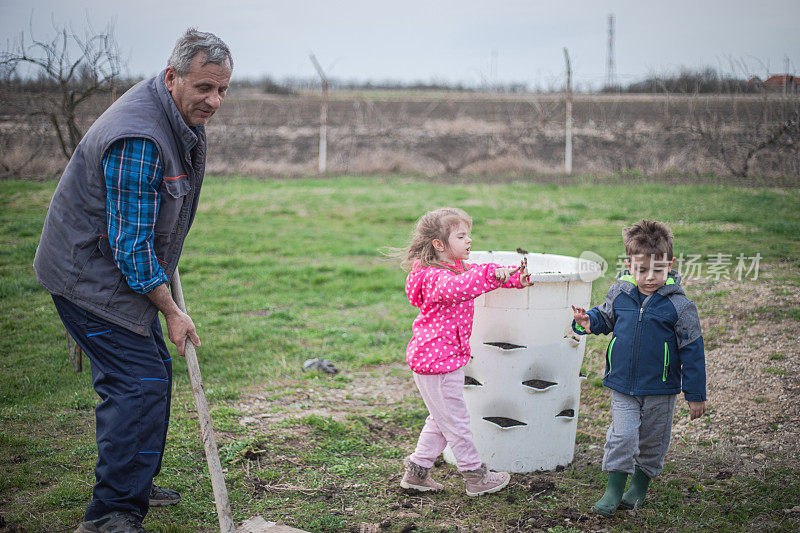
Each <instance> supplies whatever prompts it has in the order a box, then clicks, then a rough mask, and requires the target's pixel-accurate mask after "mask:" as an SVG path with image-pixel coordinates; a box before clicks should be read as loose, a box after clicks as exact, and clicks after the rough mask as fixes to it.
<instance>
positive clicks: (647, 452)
mask: <svg viewBox="0 0 800 533" xmlns="http://www.w3.org/2000/svg"><path fill="white" fill-rule="evenodd" d="M676 399H677V395H676V394H663V395H657V396H629V395H627V394H622V393H621V392H617V391H615V390H612V391H611V417H612V421H611V427H609V428H608V432H607V433H606V445H605V448H604V449H605V453H604V454H603V471H605V472H626V473H628V474H633V472H634V466H638V467H639V468H640V469H641V470H642V471H643V472H644V473H645V474H646V475H647V477H649V478H654V477H656V476H657V475H658V474H660V473H661V470H662V469H663V468H664V457H665V456H666V455H667V450H668V449H669V439H670V434H671V433H672V415H673V414H674V412H675V400H676Z"/></svg>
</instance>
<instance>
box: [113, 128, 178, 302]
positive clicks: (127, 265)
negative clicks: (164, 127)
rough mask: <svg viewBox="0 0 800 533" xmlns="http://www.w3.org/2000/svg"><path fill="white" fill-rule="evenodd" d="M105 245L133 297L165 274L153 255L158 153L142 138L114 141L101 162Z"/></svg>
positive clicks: (162, 280)
mask: <svg viewBox="0 0 800 533" xmlns="http://www.w3.org/2000/svg"><path fill="white" fill-rule="evenodd" d="M103 172H104V174H105V176H106V191H107V193H106V221H107V224H108V242H109V244H110V245H111V250H112V251H113V253H114V260H115V262H116V264H117V266H118V267H119V269H120V270H122V273H123V274H124V275H125V279H126V281H127V282H128V285H129V286H130V288H131V289H133V290H134V291H135V292H138V293H141V294H144V293H147V292H150V291H151V290H153V289H154V288H156V287H157V286H159V285H161V284H162V283H167V282H168V281H169V280H168V279H167V275H166V273H165V272H164V269H163V268H161V265H159V259H158V258H157V257H156V254H155V251H154V250H153V232H154V230H155V226H156V218H157V217H158V205H159V201H160V196H159V194H158V188H159V187H160V186H161V182H162V181H163V178H164V174H163V170H162V168H161V161H160V160H159V158H158V148H156V145H155V143H154V142H153V141H150V140H148V139H138V138H129V139H121V140H119V141H116V142H115V143H114V144H112V145H111V147H110V148H109V149H108V151H107V152H106V154H105V156H104V157H103Z"/></svg>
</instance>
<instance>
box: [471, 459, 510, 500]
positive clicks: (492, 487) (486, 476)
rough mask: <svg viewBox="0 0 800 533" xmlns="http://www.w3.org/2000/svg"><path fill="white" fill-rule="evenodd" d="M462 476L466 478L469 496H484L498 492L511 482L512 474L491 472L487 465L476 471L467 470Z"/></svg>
mask: <svg viewBox="0 0 800 533" xmlns="http://www.w3.org/2000/svg"><path fill="white" fill-rule="evenodd" d="M461 475H462V476H464V483H465V484H466V488H467V496H482V495H483V494H491V493H493V492H497V491H499V490H502V489H503V488H504V487H505V486H506V485H508V482H509V481H511V474H509V473H508V472H494V471H492V470H489V469H488V468H486V463H483V464H482V465H481V466H480V468H478V469H476V470H465V471H464V472H461Z"/></svg>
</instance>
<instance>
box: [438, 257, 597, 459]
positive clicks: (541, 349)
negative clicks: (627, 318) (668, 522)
mask: <svg viewBox="0 0 800 533" xmlns="http://www.w3.org/2000/svg"><path fill="white" fill-rule="evenodd" d="M523 257H527V258H528V270H529V272H530V273H531V280H532V281H533V282H534V285H533V286H532V287H529V288H527V289H522V290H520V289H497V290H495V291H492V292H490V293H487V294H484V295H482V296H480V297H478V298H476V299H475V318H474V320H473V329H472V337H471V338H470V346H471V348H472V360H471V361H470V362H469V363H468V364H467V365H466V366H465V367H464V371H465V375H466V379H465V385H464V398H465V400H466V402H467V409H468V410H469V413H470V418H471V428H472V436H473V438H474V440H475V445H476V446H477V448H478V453H479V454H480V457H481V459H482V460H483V461H484V462H485V463H486V464H487V466H488V467H489V468H491V469H493V470H503V471H508V472H532V471H535V470H553V469H555V468H556V467H558V466H559V465H566V464H568V463H569V462H571V461H572V458H573V456H574V453H575V433H576V430H577V425H578V406H579V404H580V380H581V379H582V378H581V376H579V373H580V368H581V362H582V360H583V353H584V349H585V346H586V340H585V337H583V336H578V335H575V334H574V333H573V332H572V329H571V327H570V326H571V324H572V315H573V312H572V308H571V307H570V306H571V305H575V306H580V307H584V308H588V306H589V301H590V299H591V294H592V281H593V280H595V279H597V278H598V277H599V276H600V275H601V274H602V272H601V267H600V265H598V264H597V263H594V262H592V261H587V260H585V259H579V258H576V257H567V256H563V255H551V254H526V255H525V256H523V255H522V254H519V253H516V252H471V253H470V256H469V262H470V263H497V264H500V265H504V266H516V265H519V263H520V261H521V260H522V258H523ZM444 457H445V459H446V460H447V461H448V462H450V463H454V462H455V460H454V457H453V454H452V452H451V451H450V449H449V447H448V448H447V449H446V450H445V453H444Z"/></svg>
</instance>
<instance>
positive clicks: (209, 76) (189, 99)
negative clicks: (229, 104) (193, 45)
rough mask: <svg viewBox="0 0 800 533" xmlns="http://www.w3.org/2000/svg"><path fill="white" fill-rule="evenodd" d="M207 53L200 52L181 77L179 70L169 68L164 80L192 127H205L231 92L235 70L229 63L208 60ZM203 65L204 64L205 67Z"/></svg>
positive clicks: (182, 114) (185, 120)
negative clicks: (232, 75)
mask: <svg viewBox="0 0 800 533" xmlns="http://www.w3.org/2000/svg"><path fill="white" fill-rule="evenodd" d="M203 61H205V55H204V54H202V53H199V54H197V55H195V56H194V58H193V59H192V65H191V68H190V70H189V73H188V74H186V75H185V76H183V77H181V76H178V73H177V72H175V69H174V68H172V67H167V71H166V73H165V74H164V82H165V83H166V85H167V89H168V90H169V92H170V94H172V99H173V100H174V101H175V106H176V107H177V108H178V111H180V113H181V116H182V117H183V121H184V122H186V124H187V125H188V126H191V127H195V126H204V125H205V123H206V122H208V119H209V118H211V115H213V114H214V113H215V112H216V110H217V109H219V106H220V105H221V104H222V100H223V99H224V98H225V93H226V92H227V91H228V84H229V83H230V81H231V69H229V68H228V67H227V66H225V65H218V64H216V63H207V64H205V65H202V63H203ZM201 65H202V66H201Z"/></svg>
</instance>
